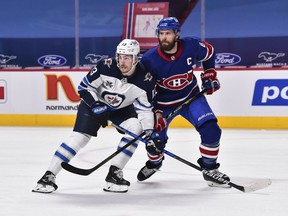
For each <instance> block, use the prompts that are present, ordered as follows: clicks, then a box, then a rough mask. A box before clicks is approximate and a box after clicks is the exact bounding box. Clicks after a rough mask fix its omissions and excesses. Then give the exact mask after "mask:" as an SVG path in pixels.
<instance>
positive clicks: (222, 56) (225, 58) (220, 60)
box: [215, 53, 241, 66]
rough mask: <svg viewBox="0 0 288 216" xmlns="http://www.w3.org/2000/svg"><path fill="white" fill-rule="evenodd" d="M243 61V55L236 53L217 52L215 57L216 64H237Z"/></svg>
mask: <svg viewBox="0 0 288 216" xmlns="http://www.w3.org/2000/svg"><path fill="white" fill-rule="evenodd" d="M240 61H241V57H240V56H239V55H236V54H234V53H217V54H216V58H215V64H217V65H222V66H227V65H235V64H238V63H239V62H240Z"/></svg>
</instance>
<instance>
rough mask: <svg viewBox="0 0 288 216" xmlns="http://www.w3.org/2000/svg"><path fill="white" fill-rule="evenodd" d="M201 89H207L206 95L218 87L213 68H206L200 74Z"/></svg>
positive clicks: (218, 83)
mask: <svg viewBox="0 0 288 216" xmlns="http://www.w3.org/2000/svg"><path fill="white" fill-rule="evenodd" d="M201 80H202V89H207V95H211V94H213V93H214V92H215V91H217V90H218V89H219V88H220V82H219V80H218V79H217V72H216V71H215V69H212V68H211V69H208V70H206V71H205V72H204V73H202V74H201Z"/></svg>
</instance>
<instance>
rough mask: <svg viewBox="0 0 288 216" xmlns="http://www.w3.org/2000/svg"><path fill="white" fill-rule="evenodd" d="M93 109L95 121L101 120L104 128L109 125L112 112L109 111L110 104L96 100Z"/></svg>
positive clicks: (100, 122)
mask: <svg viewBox="0 0 288 216" xmlns="http://www.w3.org/2000/svg"><path fill="white" fill-rule="evenodd" d="M91 111H92V112H93V117H94V118H95V121H97V122H99V124H100V125H101V126H102V127H103V128H104V127H106V126H107V125H108V119H109V114H110V112H109V111H108V106H107V105H106V104H104V103H101V102H96V103H95V104H93V106H92V107H91Z"/></svg>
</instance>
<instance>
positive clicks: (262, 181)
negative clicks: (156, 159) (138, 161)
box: [163, 149, 272, 193]
mask: <svg viewBox="0 0 288 216" xmlns="http://www.w3.org/2000/svg"><path fill="white" fill-rule="evenodd" d="M163 152H164V153H165V154H167V155H169V156H170V157H172V158H174V159H176V160H178V161H180V162H182V163H185V164H186V165H188V166H190V167H193V168H194V169H196V170H198V171H200V172H202V173H203V174H204V175H207V176H208V177H210V178H213V179H215V180H216V181H218V182H219V183H220V184H228V185H230V186H231V187H233V188H235V189H237V190H240V191H242V192H244V193H249V192H254V191H257V190H260V189H263V188H266V187H268V186H269V185H271V183H272V181H271V180H270V179H259V180H258V181H256V182H255V183H253V184H251V185H249V186H242V185H237V184H235V183H233V182H230V181H227V180H225V179H223V178H221V177H219V176H218V175H215V174H211V173H209V172H208V171H207V170H204V169H202V168H201V167H199V166H197V165H195V164H193V163H191V162H189V161H187V160H185V159H183V158H181V157H179V156H177V155H175V154H173V153H171V152H169V151H167V150H165V149H164V150H163Z"/></svg>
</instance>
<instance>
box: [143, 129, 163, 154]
mask: <svg viewBox="0 0 288 216" xmlns="http://www.w3.org/2000/svg"><path fill="white" fill-rule="evenodd" d="M148 141H149V143H148V144H146V150H147V152H149V153H152V154H154V155H158V154H161V153H162V150H163V149H164V146H163V145H162V142H161V140H160V136H159V134H158V133H156V132H153V133H152V134H151V136H150V137H149V139H148Z"/></svg>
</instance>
